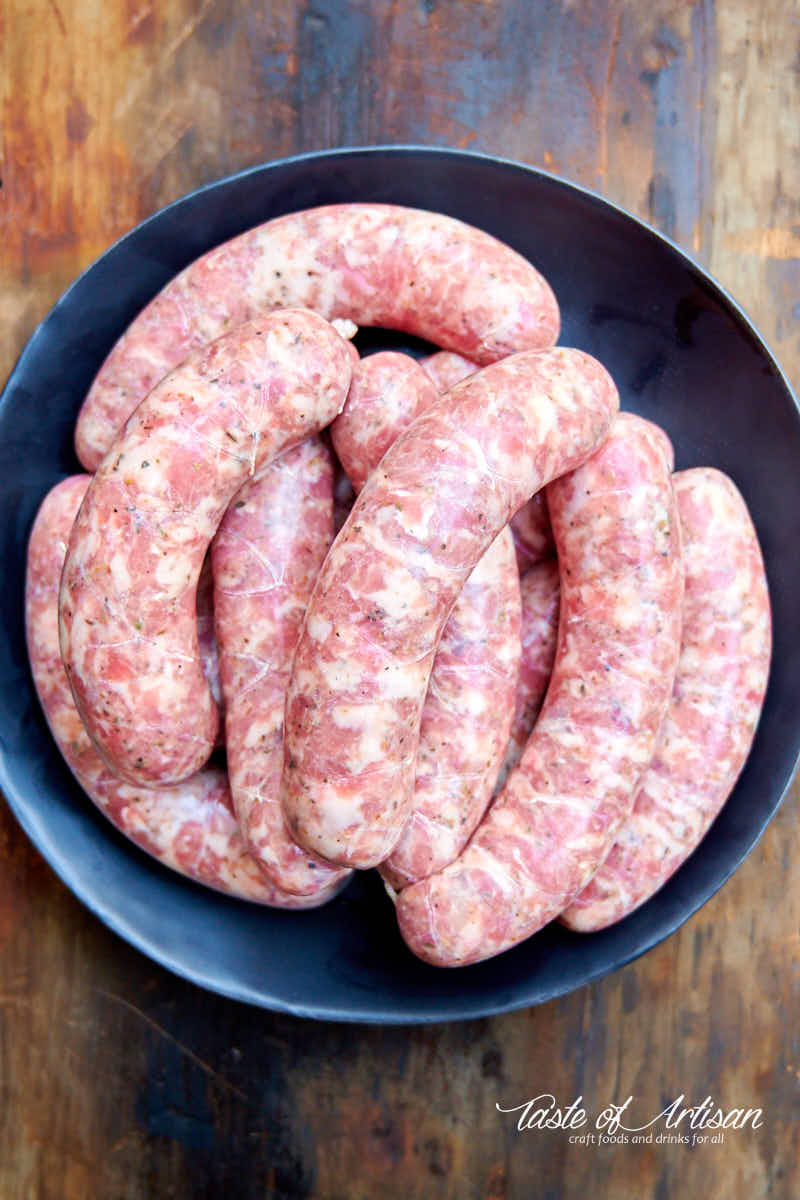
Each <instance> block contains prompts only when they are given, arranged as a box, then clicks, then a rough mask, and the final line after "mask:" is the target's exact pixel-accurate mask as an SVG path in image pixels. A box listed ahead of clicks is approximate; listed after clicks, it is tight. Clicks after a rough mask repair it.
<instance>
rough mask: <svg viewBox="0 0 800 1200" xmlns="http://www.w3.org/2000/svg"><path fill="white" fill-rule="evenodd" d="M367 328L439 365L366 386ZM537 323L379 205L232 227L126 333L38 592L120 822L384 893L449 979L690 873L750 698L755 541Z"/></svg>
mask: <svg viewBox="0 0 800 1200" xmlns="http://www.w3.org/2000/svg"><path fill="white" fill-rule="evenodd" d="M360 325H376V326H383V327H386V328H391V329H398V330H402V331H405V332H406V333H408V334H413V335H417V336H420V337H423V338H425V339H427V340H428V341H429V342H432V343H434V344H435V345H437V346H440V347H442V350H441V351H440V352H438V353H435V354H433V355H431V356H430V357H429V358H427V359H423V360H421V361H417V360H416V359H414V358H412V357H411V356H409V355H404V354H400V353H380V354H374V355H371V356H369V357H367V358H364V359H360V360H359V357H358V354H357V352H356V350H355V348H354V346H353V344H352V342H351V341H350V340H348V339H349V338H350V336H351V335H352V334H353V333H355V331H356V329H357V327H358V326H360ZM558 332H559V312H558V306H557V303H556V300H555V297H554V296H553V293H552V291H551V289H550V288H549V286H548V284H547V283H546V281H545V280H544V279H543V278H542V277H541V275H540V274H539V273H538V272H537V271H536V270H535V269H534V268H533V267H532V266H531V265H530V264H529V263H528V262H526V261H525V260H524V259H523V258H521V257H520V256H519V255H518V254H516V253H515V252H514V251H512V250H511V249H509V248H508V247H507V246H504V245H503V244H501V243H500V242H498V241H496V240H495V239H494V238H492V237H490V236H489V235H488V234H486V233H483V232H481V231H479V230H477V229H473V228H471V227H469V226H467V225H464V224H462V223H461V222H458V221H455V220H452V219H451V218H449V217H445V216H441V215H438V214H434V213H427V212H422V211H418V210H412V209H403V208H398V207H395V206H389V205H373V204H352V205H338V206H333V207H326V208H318V209H312V210H308V211H304V212H299V213H293V214H291V215H289V216H284V217H281V218H278V219H277V220H273V221H269V222H268V223H267V224H265V225H262V226H259V227H258V228H256V229H253V230H250V231H249V232H247V233H245V234H243V235H242V236H240V237H237V238H235V239H233V240H232V241H230V242H228V243H226V244H225V245H222V246H220V247H218V248H217V249H215V250H212V251H211V252H210V253H208V254H206V255H204V256H203V257H202V258H200V259H198V260H197V261H196V262H194V263H192V264H191V265H190V266H189V267H187V268H186V270H184V271H183V272H182V273H181V274H180V275H178V276H177V277H176V278H175V279H174V280H172V282H170V283H169V284H168V285H167V286H166V287H165V288H164V290H163V291H162V292H161V293H160V294H159V295H158V296H157V297H156V298H155V299H154V300H153V301H152V303H151V304H149V305H148V306H147V308H145V309H144V311H143V312H142V313H141V314H140V315H139V316H138V317H137V318H136V320H134V322H133V323H132V325H131V326H130V327H129V329H128V330H127V332H126V333H125V334H124V336H123V337H122V338H121V339H120V341H119V342H118V343H117V345H116V346H115V347H114V348H113V350H112V351H111V354H110V355H109V357H108V359H107V360H106V362H105V364H104V365H103V367H102V369H101V371H100V373H99V374H98V376H97V378H96V380H95V382H94V384H93V385H92V388H91V389H90V391H89V394H88V396H87V398H86V401H85V403H84V405H83V408H82V410H81V413H80V416H79V419H78V425H77V432H76V448H77V452H78V457H79V459H80V461H81V463H82V465H83V466H84V468H85V469H86V471H87V472H88V474H85V475H77V476H73V477H71V478H69V479H65V480H63V481H62V482H61V483H59V484H58V485H57V486H56V487H55V488H54V489H53V490H52V491H51V492H50V494H49V495H48V496H47V497H46V499H45V500H44V502H43V504H42V506H41V508H40V510H39V514H38V516H37V518H36V522H35V524H34V527H33V531H32V534H31V539H30V547H29V556H28V573H27V588H26V622H27V637H28V649H29V654H30V659H31V665H32V669H33V676H34V681H35V684H36V688H37V691H38V694H39V697H40V700H41V703H42V706H43V708H44V712H45V715H46V717H47V720H48V722H49V725H50V728H51V730H52V733H53V736H54V738H55V740H56V742H57V743H58V746H59V749H60V750H61V753H62V754H63V756H64V758H65V759H66V761H67V763H68V765H69V767H70V768H71V770H72V772H73V774H74V775H75V777H76V778H77V780H78V782H79V783H80V784H81V786H82V787H83V789H84V790H85V791H86V792H87V794H88V795H89V796H90V797H91V799H92V800H93V801H94V802H95V803H96V804H97V805H98V806H99V807H100V809H101V810H102V811H103V812H104V813H105V814H106V815H107V816H108V817H109V818H110V819H111V820H112V821H113V822H114V824H115V825H116V826H117V827H118V828H119V829H121V830H122V831H123V832H124V833H125V834H127V835H128V836H129V837H130V838H132V839H133V840H134V841H136V842H137V843H138V844H139V845H140V846H142V847H144V849H146V850H147V851H149V852H150V853H151V854H153V855H155V856H156V857H158V858H159V859H160V860H161V861H162V862H164V863H166V864H168V865H169V866H171V867H174V868H175V869H177V870H179V871H182V872H183V873H184V874H186V875H188V876H190V877H192V878H194V879H196V880H199V881H201V882H202V883H205V884H207V885H209V886H211V887H215V888H218V889H220V890H222V891H225V892H228V893H230V894H232V895H235V896H238V897H241V898H243V899H247V900H251V901H255V902H259V903H262V904H269V905H275V906H279V907H285V908H303V907H305V908H310V907H314V906H316V905H319V904H322V903H324V902H325V901H327V900H329V899H330V898H331V897H333V896H334V895H336V894H337V892H338V891H339V890H340V889H341V888H342V886H343V885H344V883H345V881H346V880H347V879H348V877H349V876H350V874H351V873H352V871H353V870H354V869H360V870H364V869H368V868H371V867H377V868H378V869H379V870H380V872H381V874H382V875H383V878H384V880H385V882H386V886H387V890H388V891H389V894H390V895H391V896H392V898H393V899H394V901H395V904H396V913H397V919H398V922H399V927H400V930H401V933H402V935H403V938H404V939H405V941H406V943H407V944H408V946H409V947H410V949H411V950H412V951H413V952H414V953H415V954H417V955H418V956H420V957H421V958H423V959H425V960H426V961H428V962H430V963H433V964H436V965H440V966H459V965H463V964H466V963H473V962H477V961H480V960H482V959H485V958H489V957H491V956H492V955H495V954H498V953H500V952H501V951H503V950H506V949H508V948H509V947H510V946H514V945H516V944H517V943H519V942H520V941H522V940H523V939H525V938H527V937H530V936H531V934H533V933H535V932H536V930H538V929H540V928H541V927H542V926H543V925H544V924H546V923H547V922H549V921H552V920H554V919H555V918H558V919H560V920H561V921H562V922H564V923H565V924H566V925H567V926H568V927H569V928H571V929H574V930H582V931H590V930H596V929H600V928H603V927H604V926H606V925H608V924H610V923H611V922H614V921H617V920H619V919H620V918H622V917H624V916H625V915H626V914H628V913H630V912H631V911H632V910H633V909H635V908H636V907H637V906H638V905H640V904H642V903H643V902H644V901H645V900H646V899H647V898H648V897H650V896H652V895H653V893H654V892H655V891H656V890H657V889H658V888H659V887H660V886H661V885H662V884H663V883H664V882H665V880H666V879H667V878H668V877H669V876H670V875H671V874H672V873H673V872H674V871H675V870H676V869H677V867H678V866H679V865H680V864H681V863H682V862H683V861H684V860H685V859H686V857H687V856H688V855H689V854H690V853H691V852H692V850H693V849H694V848H695V846H696V845H697V844H698V842H699V841H700V839H701V838H702V837H703V835H704V833H705V832H706V830H707V829H708V828H709V826H710V824H711V823H712V821H713V820H714V818H715V816H716V814H717V813H718V812H719V809H720V807H721V806H722V804H723V803H724V801H725V799H726V797H727V796H728V794H729V793H730V791H731V789H732V787H733V785H734V783H735V781H736V779H737V776H738V775H739V772H740V771H741V768H742V766H743V764H744V761H745V759H746V757H747V754H748V752H749V749H750V745H751V742H752V739H753V735H754V732H755V728H756V725H757V722H758V718H759V713H760V710H761V705H762V701H763V697H764V691H765V688H766V683H767V676H768V671H769V660H770V650H771V625H770V609H769V598H768V593H767V586H766V579H765V575H764V567H763V563H762V559H761V554H760V550H759V546H758V541H757V539H756V534H755V531H754V529H753V526H752V523H751V521H750V518H749V516H748V513H747V510H746V507H745V505H744V502H743V501H742V498H741V496H740V495H739V493H738V491H737V490H736V488H735V486H734V485H733V483H732V482H731V481H730V480H729V479H728V478H726V477H725V476H724V475H722V474H721V473H720V472H719V471H716V470H714V469H710V468H697V469H693V470H688V471H680V472H678V473H677V474H674V473H673V466H674V463H673V453H672V447H671V445H670V442H669V439H668V437H667V436H666V434H665V433H664V432H663V431H662V430H661V429H659V428H658V427H657V426H655V425H653V424H651V423H650V422H648V421H645V420H643V419H642V418H640V417H637V416H634V415H632V414H629V413H620V412H619V397H618V394H617V389H616V387H615V386H614V383H613V381H612V379H611V378H610V376H609V375H608V373H607V372H606V371H605V370H604V368H603V367H602V366H601V364H600V363H599V362H597V361H596V360H595V359H593V358H592V357H590V356H589V355H587V354H585V353H582V352H581V351H579V350H572V349H565V348H561V347H557V346H555V342H556V340H557V337H558ZM323 431H325V432H323ZM337 530H338V532H337ZM223 727H224V733H223ZM223 743H224V746H225V752H226V763H227V766H226V768H224V767H221V766H217V765H213V764H214V762H215V761H216V760H217V759H218V758H219V755H214V751H215V749H218V748H219V747H220V745H221V744H223ZM212 755H213V757H212Z"/></svg>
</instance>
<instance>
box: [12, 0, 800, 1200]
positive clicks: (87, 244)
mask: <svg viewBox="0 0 800 1200" xmlns="http://www.w3.org/2000/svg"><path fill="white" fill-rule="evenodd" d="M799 44H800V20H799V19H798V16H797V13H796V8H795V6H794V5H792V4H790V3H787V2H785V0H784V2H781V0H762V2H761V3H758V4H755V3H752V2H751V0H718V3H717V4H716V5H715V4H713V3H711V0H697V2H696V3H681V2H679V0H649V2H648V3H646V4H644V3H641V4H637V3H634V0H629V2H627V3H622V2H618V0H605V2H603V0H591V2H589V3H581V2H580V0H561V3H551V2H550V0H541V2H536V0H462V2H461V3H456V2H455V0H416V2H412V0H409V2H407V3H401V2H399V0H397V2H390V0H373V2H372V3H370V2H369V0H353V2H351V3H347V0H308V2H303V3H281V2H280V0H278V2H276V3H272V4H265V5H258V4H252V5H248V4H246V3H244V2H241V0H201V2H200V3H197V2H196V0H105V2H104V0H73V3H72V4H69V3H66V2H65V0H0V46H1V47H2V49H1V50H0V54H2V63H3V74H2V88H3V94H2V99H3V119H2V172H1V174H2V192H0V223H1V224H2V239H1V245H0V255H2V271H1V272H0V320H1V321H2V329H3V335H4V336H3V339H2V344H0V376H2V377H5V375H6V374H7V372H8V371H9V370H10V368H11V366H12V364H13V362H14V359H15V357H16V355H17V354H18V352H19V351H20V350H21V348H22V346H23V345H24V343H25V340H26V339H27V337H28V336H29V334H30V333H31V332H32V330H33V328H34V326H35V324H36V322H37V321H38V320H39V319H40V318H41V317H42V316H43V315H44V314H45V313H46V312H47V310H48V309H49V307H50V306H51V304H52V303H53V301H54V300H55V299H56V297H57V296H58V295H59V294H60V292H61V291H62V289H63V288H64V287H65V286H66V285H67V284H68V283H69V282H70V280H72V278H73V277H74V276H75V275H76V274H77V273H78V272H79V271H80V270H81V269H82V268H83V267H84V266H86V264H88V263H89V262H91V260H92V259H93V258H94V257H95V256H96V255H97V254H99V253H100V252H101V251H102V250H103V249H104V248H105V247H106V246H107V245H108V244H109V243H110V242H111V241H112V240H114V239H115V238H116V237H118V236H119V235H120V234H121V233H123V232H124V231H125V230H127V229H128V228H129V227H130V226H132V225H133V224H134V223H135V222H137V221H139V220H140V219H141V218H143V217H145V216H146V215H147V214H149V213H151V212H152V211H153V210H155V209H157V208H159V207H160V206H162V205H163V204H165V203H167V202H168V201H170V200H172V199H174V198H175V197H177V196H180V195H181V194H182V193H184V192H186V191H187V190H189V189H191V188H193V187H195V186H197V185H198V184H201V183H204V182H206V181H207V180H211V179H215V178H217V177H219V176H221V175H224V174H227V173H229V172H231V171H233V170H236V169H237V168H240V167H244V166H247V165H249V164H251V163H257V162H261V161H264V160H269V159H273V158H276V157H279V156H281V155H285V154H289V153H292V152H295V151H299V150H307V149H318V148H324V147H330V146H339V145H354V144H367V143H375V142H389V143H391V142H394V143H398V142H407V141H410V142H422V143H427V144H447V145H452V146H459V147H469V148H471V149H476V150H486V151H492V152H497V153H500V154H504V155H508V156H510V157H513V158H517V159H520V160H522V161H525V162H530V163H536V164H540V165H544V166H545V167H547V168H549V169H551V170H553V171H556V172H559V173H561V174H563V175H564V176H566V177H567V178H569V179H573V180H577V181H578V182H580V183H582V184H585V185H588V186H589V187H592V188H595V189H596V190H598V191H599V192H601V193H603V194H604V195H606V196H609V197H610V198H612V199H613V200H615V201H618V202H620V203H621V204H623V205H625V206H626V207H627V208H628V209H630V210H632V211H633V212H634V213H636V214H638V215H639V216H641V217H643V218H644V219H645V220H648V221H650V222H651V223H652V224H654V225H655V226H657V227H658V228H660V229H662V230H663V231H665V232H666V233H668V234H669V235H670V236H671V237H673V238H675V239H676V240H677V241H678V242H679V243H680V244H681V245H682V246H684V247H686V249H687V250H689V251H690V253H692V254H693V255H694V256H695V257H696V258H697V259H698V260H699V261H700V262H701V263H703V264H705V265H707V266H709V267H710V268H711V270H712V272H713V273H714V274H715V275H716V277H717V278H718V279H719V280H721V282H722V283H723V284H724V285H725V286H727V287H728V288H729V289H730V291H731V292H732V293H733V294H734V295H735V296H736V297H737V299H738V300H739V301H740V302H741V303H742V304H743V305H744V307H745V308H746V310H747V311H748V312H749V313H750V314H751V315H752V316H753V317H754V319H755V320H756V322H757V324H758V325H759V326H760V328H761V329H762V331H763V332H764V334H765V336H766V337H767V340H768V341H769V342H770V343H771V345H772V347H773V348H774V350H775V351H776V352H777V354H778V356H779V358H780V359H781V361H782V364H783V366H784V367H785V369H786V370H787V371H788V373H789V375H790V377H793V379H794V382H795V384H798V383H800V323H799V320H800V266H799V259H800V214H799V213H798V196H800V119H799V118H800V50H798V45H799ZM797 801H798V796H797V791H796V790H795V792H794V794H793V795H792V796H790V797H789V798H787V800H786V802H785V804H784V806H783V808H782V810H781V812H780V813H779V815H778V817H777V818H776V819H775V821H774V822H773V823H772V825H771V827H770V828H769V830H768V831H767V833H766V834H765V836H764V838H763V840H762V841H761V843H760V845H759V846H758V847H757V849H756V850H755V851H754V852H753V854H751V856H750V857H749V859H748V860H747V862H746V863H745V864H744V865H743V866H742V868H741V869H740V870H739V871H738V872H737V873H736V875H735V877H734V878H733V879H732V880H731V881H730V882H729V883H728V885H727V886H726V887H725V888H724V889H723V891H722V892H721V893H720V894H719V895H717V896H716V897H715V898H714V899H713V900H712V901H710V902H709V903H708V904H707V905H706V906H705V908H703V909H702V911H700V912H699V913H698V914H697V915H696V916H695V917H694V918H693V919H692V920H690V921H689V922H688V923H687V924H686V925H685V926H684V927H683V928H682V929H681V930H680V932H679V933H678V934H676V935H675V936H674V937H672V938H670V939H669V940H668V941H667V942H666V943H665V944H663V945H661V946H660V947H658V948H657V949H656V950H654V951H652V952H651V953H650V954H648V955H647V956H646V957H645V958H643V959H641V960H640V961H638V962H636V963H633V964H631V965H630V966H628V967H627V968H625V969H624V970H621V971H619V972H617V973H616V974H615V975H614V976H612V977H611V978H608V979H605V980H603V981H602V982H600V983H597V984H595V985H593V986H591V987H586V988H583V989H582V990H580V991H578V992H576V993H575V994H573V995H571V996H568V997H566V998H564V999H562V1000H559V1001H556V1002H554V1003H551V1004H548V1005H545V1006H543V1007H541V1008H536V1009H532V1010H529V1011H526V1012H518V1013H514V1014H511V1015H508V1016H504V1017H499V1018H496V1019H491V1020H480V1021H472V1022H469V1023H465V1024H456V1025H450V1026H441V1027H433V1028H417V1029H380V1028H353V1027H348V1026H342V1025H338V1026H337V1025H322V1024H319V1025H317V1024H310V1023H303V1022H300V1021H297V1020H294V1019H290V1018H286V1017H276V1016H271V1015H270V1014H266V1013H263V1012H259V1011H255V1010H250V1009H247V1008H245V1007H242V1006H240V1005H237V1004H234V1003H232V1002H228V1001H224V1000H221V999H218V998H216V997H214V996H212V995H207V994H205V993H204V992H202V991H200V990H198V989H196V988H194V987H192V986H190V985H188V984H185V983H183V982H181V981H179V980H177V979H175V978H173V977H172V976H171V975H169V974H167V973H166V972H165V971H163V970H161V969H160V968H158V967H156V966H154V965H152V964H151V963H150V962H149V961H148V960H146V959H145V958H143V957H141V956H140V955H139V954H137V953H136V952H134V951H133V950H131V949H129V948H128V946H127V945H126V944H125V943H123V942H122V941H120V940H119V939H117V938H116V937H114V936H113V935H112V934H111V933H109V932H107V930H106V929H105V928H103V927H102V926H101V925H100V924H99V923H98V922H97V921H96V920H95V919H94V918H93V917H92V916H90V915H89V914H88V913H87V912H86V911H84V909H83V908H82V907H81V906H80V905H79V903H78V902H77V901H76V900H75V899H74V898H73V897H72V895H71V894H70V893H69V892H68V891H66V890H65V888H64V887H63V886H62V885H61V884H60V883H59V881H58V880H57V879H56V878H55V876H54V875H53V874H52V872H51V871H50V869H49V868H48V867H47V866H46V865H45V863H44V862H43V860H42V859H41V858H40V857H39V855H38V854H37V852H36V851H35V850H34V849H33V848H32V847H31V846H30V845H29V843H28V841H27V839H26V838H25V837H24V835H23V834H22V833H21V832H20V830H19V829H18V828H17V826H16V824H15V822H14V820H13V819H12V818H11V816H10V815H9V814H8V812H7V811H5V810H3V811H2V812H0V855H1V856H2V872H1V873H0V1195H2V1197H3V1198H4V1200H29V1198H37V1200H38V1198H40V1197H41V1198H49V1197H53V1198H57V1200H83V1198H84V1197H100V1198H103V1200H105V1198H106V1197H110V1198H114V1200H116V1198H117V1197H135V1198H138V1197H148V1198H149V1197H167V1196H169V1197H192V1198H195V1197H205V1196H218V1195H220V1196H221V1195H225V1194H226V1193H227V1194H230V1195H232V1196H236V1197H250V1196H252V1197H256V1196H257V1197H264V1196H275V1197H306V1196H310V1197H320V1198H323V1200H334V1198H335V1200H339V1198H342V1200H345V1198H350V1197H354V1198H355V1197H372V1196H378V1195H380V1196H388V1197H395V1196H402V1197H404V1200H415V1198H417V1197H420V1198H423V1197H425V1198H427V1197H429V1196H437V1197H438V1196H442V1197H454V1198H458V1200H463V1198H467V1197H469V1198H471V1197H476V1198H477V1197H492V1198H493V1200H499V1198H500V1197H525V1198H526V1200H527V1198H528V1197H564V1196H566V1197H584V1196H601V1195H602V1196H609V1197H625V1198H626V1200H627V1198H632V1197H636V1198H637V1200H645V1198H649V1197H652V1198H654V1200H655V1198H658V1200H664V1198H666V1197H671V1196H677V1195H685V1196H689V1197H696V1196H703V1197H705V1196H707V1197H709V1198H711V1197H714V1198H716V1197H726V1198H727V1197H740V1196H741V1197H748V1198H749V1197H761V1196H775V1197H787V1198H788V1197H790V1196H797V1195H800V1168H799V1167H798V1161H799V1160H800V1154H799V1153H798V1151H799V1150H800V1146H799V1145H798V1116H800V1104H799V1103H798V1096H799V1089H798V1081H799V1080H800V1046H799V1045H798V1011H800V973H799V972H798V942H797V930H798V918H800V866H798V862H800V857H798V854H797V849H798V835H797V824H796V822H797V815H798V813H797ZM454 986H457V980H456V979H455V978H454ZM539 1092H552V1093H554V1095H555V1096H556V1097H557V1098H558V1100H559V1102H560V1103H564V1104H567V1103H569V1102H570V1101H571V1100H572V1099H574V1098H575V1097H577V1095H578V1094H582V1095H583V1097H584V1100H585V1102H586V1106H587V1108H591V1109H592V1110H594V1111H597V1110H598V1109H599V1108H601V1107H602V1106H603V1105H604V1104H606V1103H607V1102H609V1101H616V1102H617V1103H619V1102H621V1101H623V1100H624V1099H626V1098H627V1096H628V1095H629V1094H631V1093H632V1094H634V1096H635V1098H636V1099H635V1104H636V1111H637V1112H639V1113H644V1114H647V1115H648V1116H652V1115H655V1114H656V1113H658V1112H659V1111H660V1110H661V1109H662V1108H663V1107H664V1106H665V1105H666V1104H667V1103H669V1101H671V1100H672V1099H673V1098H675V1097H677V1096H679V1095H680V1094H681V1093H684V1094H685V1095H686V1097H687V1102H693V1101H699V1100H701V1099H703V1098H704V1097H705V1096H706V1095H710V1096H712V1098H713V1099H714V1100H715V1101H717V1102H719V1103H720V1104H721V1106H722V1107H723V1108H732V1107H735V1106H736V1107H740V1106H745V1107H747V1106H759V1107H761V1108H763V1112H764V1116H763V1125H762V1126H761V1128H759V1129H758V1130H755V1131H753V1130H748V1131H739V1132H733V1131H729V1132H728V1133H727V1134H726V1136H725V1140H724V1144H722V1145H712V1144H708V1145H704V1146H700V1145H698V1146H695V1147H693V1148H687V1147H685V1146H682V1145H663V1144H656V1143H651V1144H648V1145H644V1146H631V1145H627V1146H616V1145H611V1146H583V1145H577V1144H570V1143H569V1141H568V1135H566V1134H565V1133H564V1132H562V1131H546V1130H545V1131H541V1130H531V1131H528V1132H525V1133H519V1132H517V1130H516V1127H515V1120H516V1117H515V1116H513V1115H506V1114H503V1113H500V1112H498V1111H497V1110H496V1107H495V1105H496V1103H500V1104H501V1105H503V1106H504V1107H510V1106H512V1105H515V1104H519V1103H521V1102H522V1101H523V1100H525V1099H527V1098H529V1097H531V1096H534V1095H536V1094H537V1093H539ZM643 1119H645V1118H643Z"/></svg>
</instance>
